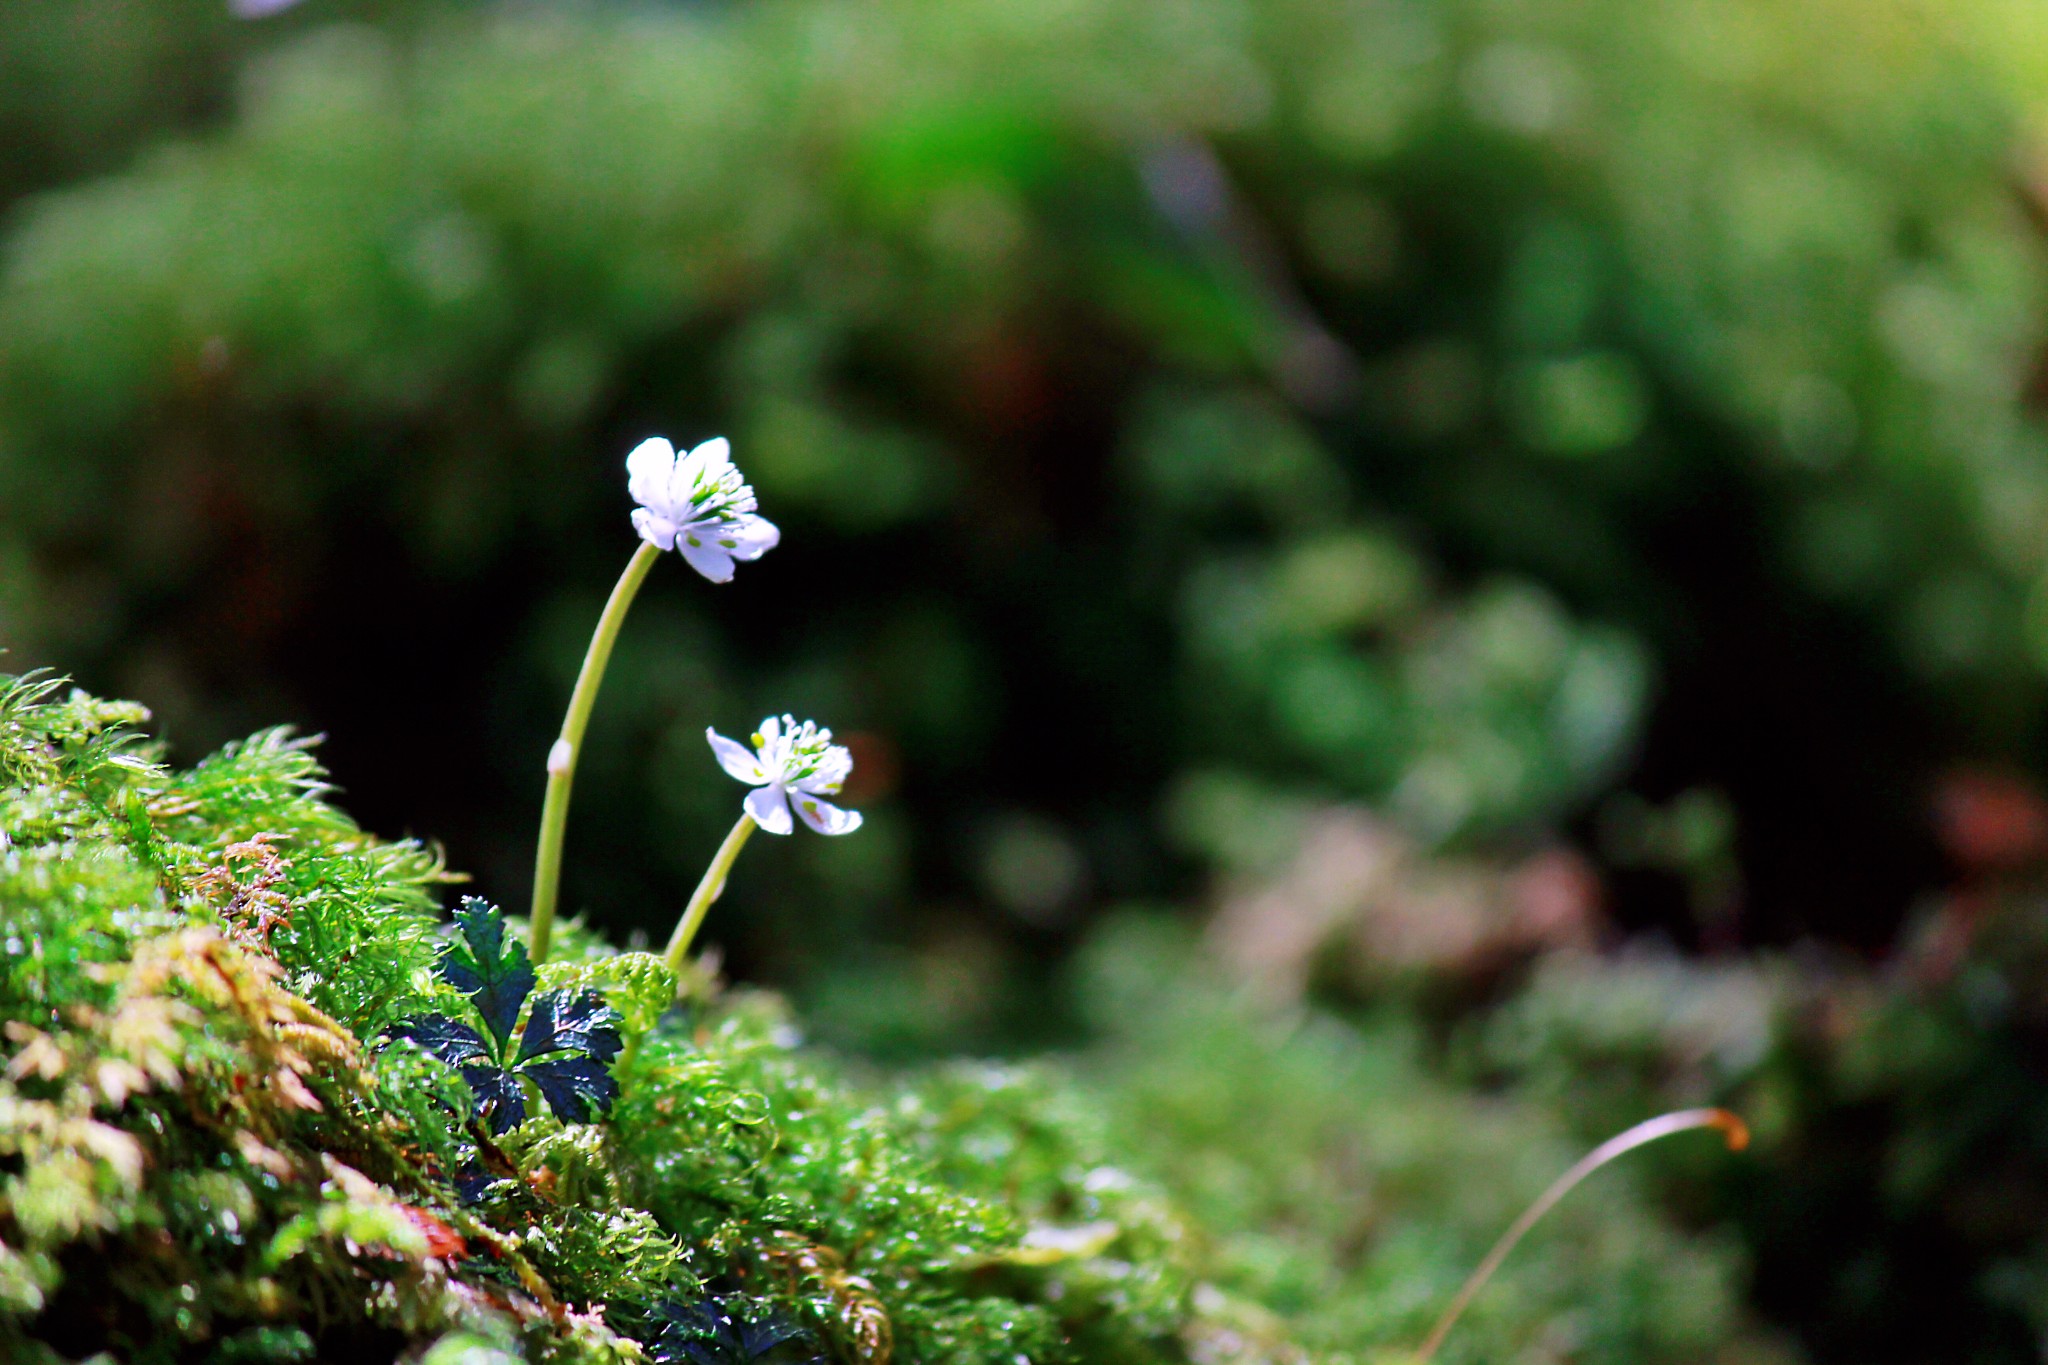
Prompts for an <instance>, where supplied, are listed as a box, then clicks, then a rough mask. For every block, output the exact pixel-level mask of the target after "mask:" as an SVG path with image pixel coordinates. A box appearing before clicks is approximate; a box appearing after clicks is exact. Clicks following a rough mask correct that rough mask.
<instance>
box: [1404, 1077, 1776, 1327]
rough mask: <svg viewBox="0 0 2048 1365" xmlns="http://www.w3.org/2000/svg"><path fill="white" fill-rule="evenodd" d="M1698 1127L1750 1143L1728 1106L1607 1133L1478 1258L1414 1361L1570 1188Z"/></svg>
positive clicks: (1731, 1143) (1740, 1144) (1736, 1143)
mask: <svg viewBox="0 0 2048 1365" xmlns="http://www.w3.org/2000/svg"><path fill="white" fill-rule="evenodd" d="M1694 1128H1718V1129H1720V1130H1721V1134H1722V1136H1723V1137H1725V1138H1726V1139H1727V1140H1728V1150H1730V1151H1732V1152H1739V1151H1741V1150H1742V1149H1743V1148H1744V1147H1747V1146H1748V1145H1749V1129H1748V1127H1747V1126H1746V1125H1744V1123H1743V1122H1742V1120H1741V1119H1739V1118H1737V1117H1736V1116H1735V1115H1733V1114H1731V1113H1729V1112H1728V1111H1727V1110H1726V1109H1683V1110H1680V1111H1679V1112H1677V1113H1675V1114H1660V1115H1658V1116H1657V1117H1656V1118H1653V1119H1646V1120H1645V1121H1643V1122H1642V1123H1639V1124H1637V1125H1636V1126H1635V1127H1633V1128H1630V1129H1628V1130H1627V1131H1626V1132H1622V1133H1617V1134H1616V1135H1615V1136H1613V1137H1611V1138H1609V1139H1607V1141H1605V1142H1603V1143H1601V1144H1600V1145H1599V1146H1598V1147H1595V1148H1594V1149H1593V1150H1592V1151H1590V1152H1588V1153H1586V1154H1585V1155H1584V1156H1582V1157H1580V1158H1579V1159H1578V1161H1576V1162H1575V1163H1573V1165H1572V1168H1571V1169H1570V1170H1568V1171H1566V1172H1565V1173H1564V1174H1563V1175H1561V1176H1559V1177H1558V1178H1557V1179H1556V1180H1553V1181H1552V1182H1551V1183H1550V1188H1549V1189H1547V1190H1545V1191H1544V1192H1543V1193H1542V1194H1540V1195H1538V1196H1537V1197H1536V1202H1535V1203H1533V1204H1531V1205H1530V1206H1529V1207H1528V1208H1526V1209H1524V1210H1522V1216H1521V1217H1520V1218H1517V1219H1516V1220H1515V1221H1514V1223H1513V1224H1512V1225H1510V1226H1509V1228H1508V1230H1507V1231H1506V1232H1504V1233H1502V1234H1501V1237H1500V1240H1499V1241H1498V1242H1495V1243H1494V1244H1493V1250H1491V1251H1489V1252H1487V1253H1486V1259H1485V1260H1483V1261H1481V1262H1480V1263H1479V1268H1478V1269H1477V1270H1475V1271H1473V1272H1472V1277H1471V1278H1470V1279H1468V1280H1466V1281H1465V1285H1464V1287H1463V1288H1462V1289H1460V1290H1459V1291H1458V1294H1457V1297H1456V1298H1454V1299H1452V1300H1451V1306H1450V1307H1449V1308H1446V1309H1445V1310H1444V1315H1443V1316H1442V1317H1441V1318H1439V1319H1437V1324H1436V1326H1435V1328H1433V1329H1432V1330H1431V1331H1430V1334H1429V1339H1428V1340H1427V1341H1425V1342H1423V1343H1422V1348H1421V1349H1420V1350H1418V1351H1417V1352H1416V1353H1415V1365H1424V1362H1426V1361H1428V1360H1429V1358H1430V1357H1431V1356H1433V1355H1435V1354H1436V1352H1437V1348H1438V1347H1439V1346H1442V1345H1443V1344H1444V1338H1445V1337H1447V1336H1449V1335H1450V1334H1451V1328H1452V1327H1454V1326H1456V1325H1457V1322H1458V1319H1459V1317H1461V1316H1462V1315H1463V1314H1464V1312H1465V1309H1466V1308H1467V1307H1469V1306H1470V1305H1471V1302H1472V1300H1473V1299H1475V1298H1477V1297H1478V1296H1479V1291H1480V1290H1482V1289H1484V1288H1485V1287H1486V1282H1487V1281H1488V1280H1490V1279H1492V1278H1493V1272H1494V1271H1496V1270H1499V1269H1500V1265H1501V1262H1502V1261H1505V1260H1506V1259H1507V1258H1508V1253H1509V1252H1510V1251H1513V1250H1514V1249H1515V1244H1516V1243H1517V1242H1519V1241H1521V1240H1522V1238H1523V1237H1524V1236H1526V1235H1527V1234H1528V1231H1529V1229H1530V1228H1533V1227H1535V1226H1536V1223H1537V1221H1538V1220H1539V1219H1541V1218H1542V1217H1543V1215H1544V1214H1546V1213H1549V1212H1550V1211H1551V1209H1553V1208H1555V1207H1556V1206H1557V1201H1558V1200H1560V1199H1562V1198H1564V1197H1565V1196H1566V1195H1568V1194H1570V1193H1571V1192H1572V1190H1573V1188H1574V1187H1576V1186H1577V1185H1578V1183H1579V1182H1580V1181H1582V1180H1584V1179H1585V1178H1586V1177H1587V1176H1589V1175H1591V1174H1593V1172H1595V1171H1597V1170H1599V1169H1600V1168H1601V1167H1602V1166H1605V1165H1606V1164H1607V1163H1608V1162H1610V1161H1612V1160H1614V1159H1615V1158H1616V1157H1618V1156H1621V1155H1622V1154H1624V1153H1626V1152H1632V1151H1634V1150H1635V1149H1636V1148H1638V1147H1640V1146H1642V1145H1643V1144H1644V1143H1646V1142H1655V1141H1656V1140H1657V1139H1658V1138H1661V1137H1669V1136H1671V1135H1672V1134H1673V1133H1683V1132H1688V1131H1690V1130H1691V1129H1694Z"/></svg>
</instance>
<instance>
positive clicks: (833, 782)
mask: <svg viewBox="0 0 2048 1365" xmlns="http://www.w3.org/2000/svg"><path fill="white" fill-rule="evenodd" d="M704 737H705V738H706V739H707V740H709V741H710V743H711V752H712V753H713V754H715V755H716V756H717V758H718V765H719V766H720V767H721V768H724V769H725V771H726V772H727V773H728V774H730V775H731V776H732V777H733V778H734V779H735V780H737V781H740V782H744V783H746V784H747V785H748V786H750V787H752V788H753V789H754V790H752V791H750V792H748V793H747V796H746V800H745V801H744V802H742V803H741V805H742V809H741V812H740V818H739V821H738V823H737V824H735V825H734V826H733V827H732V833H730V834H728V835H726V836H725V842H724V843H722V844H720V845H719V846H718V853H717V855H716V856H715V857H713V858H712V860H711V866H710V867H708V868H706V869H704V879H703V880H702V881H700V882H698V883H697V890H696V893H695V894H694V895H692V896H691V897H690V904H689V907H688V908H687V909H685V910H684V911H683V918H682V919H681V921H680V922H678V923H677V925H676V931H675V934H674V935H673V936H672V937H671V938H670V939H669V941H668V954H667V960H668V965H669V967H670V969H671V970H674V971H676V972H678V973H680V972H681V969H682V964H683V955H684V954H685V953H687V952H688V951H689V949H690V940H691V939H693V938H695V937H696V936H697V926H698V925H700V924H702V923H703V922H704V916H705V913H706V912H707V911H709V910H710V909H711V903H712V902H713V901H715V900H717V899H718V897H719V895H720V893H722V892H723V891H724V890H725V879H726V875H727V874H728V873H730V872H731V871H732V865H733V862H734V860H735V859H737V858H738V857H739V856H740V850H741V849H742V848H744V847H745V846H746V843H747V837H748V836H749V835H751V834H752V833H753V832H754V830H755V828H756V827H757V826H758V827H759V828H761V829H765V830H767V831H768V832H769V833H770V834H789V833H792V832H793V831H794V830H795V829H796V821H795V819H792V818H791V816H790V808H791V807H792V806H794V807H795V809H796V815H797V817H799V818H801V819H802V820H803V822H804V823H805V824H807V825H809V826H810V827H811V828H812V829H814V830H816V831H818V833H820V834H851V833H853V831H855V830H857V829H859V828H860V818H861V817H860V812H859V811H853V810H842V809H840V808H839V807H838V806H835V805H833V804H832V803H831V802H829V801H827V800H825V798H826V797H828V796H836V795H838V793H839V788H840V787H841V786H843V785H844V784H845V782H846V779H847V776H848V774H850V773H851V772H852V771H853V754H852V753H851V752H850V751H849V750H848V749H847V747H846V746H845V745H844V744H834V743H833V742H832V732H831V731H830V730H826V729H821V728H820V727H819V726H818V724H817V723H816V722H815V721H808V720H807V721H805V722H803V724H801V725H799V724H797V721H796V717H794V716H788V715H785V716H783V717H781V718H780V719H777V718H776V717H774V716H770V717H768V718H767V719H766V720H764V721H762V722H761V728H760V729H759V730H756V731H755V732H754V734H753V736H752V738H753V741H754V747H753V748H752V749H748V748H747V746H746V745H744V744H740V743H738V742H736V741H734V740H730V739H727V738H726V737H725V736H724V735H721V734H719V733H718V732H717V731H716V730H713V729H710V728H708V727H707V728H706V729H705V731H704Z"/></svg>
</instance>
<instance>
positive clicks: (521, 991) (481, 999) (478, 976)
mask: <svg viewBox="0 0 2048 1365" xmlns="http://www.w3.org/2000/svg"><path fill="white" fill-rule="evenodd" d="M455 923H456V926H457V927H458V928H459V929H460V930H461V931H462V939H461V941H458V942H456V943H453V944H450V945H449V948H448V952H447V954H446V955H445V956H444V957H443V958H442V959H441V976H442V978H443V979H444V980H446V981H447V982H448V984H449V985H451V986H453V987H455V989H457V990H459V991H461V992H463V993H464V994H465V995H467V996H468V997H469V998H470V1001H471V1003H473V1004H474V1005H475V1006H476V1012H477V1013H478V1014H479V1015H481V1016H482V1017H483V1021H484V1027H486V1028H488V1029H489V1030H490V1031H491V1036H492V1037H493V1038H494V1039H496V1040H497V1044H498V1048H497V1053H496V1054H495V1055H497V1056H499V1057H503V1056H504V1055H505V1047H506V1043H507V1040H509V1039H510V1038H511V1036H512V1025H513V1024H514V1023H515V1022H516V1021H517V1020H518V1018H519V1007H520V1006H521V1005H522V1004H524V1003H525V1001H526V997H527V996H528V995H529V994H530V993H531V992H532V990H533V983H534V974H533V964H532V963H531V962H529V961H528V960H527V957H526V948H525V945H523V944H521V943H520V942H519V941H518V940H517V939H513V940H511V941H509V942H508V941H507V940H506V937H505V916H504V914H503V913H502V912H500V911H499V910H498V908H497V907H496V906H494V905H492V904H490V903H489V902H488V901H483V900H479V899H477V898H476V897H475V896H464V897H463V898H462V904H461V905H460V906H458V907H457V908H456V911H455Z"/></svg>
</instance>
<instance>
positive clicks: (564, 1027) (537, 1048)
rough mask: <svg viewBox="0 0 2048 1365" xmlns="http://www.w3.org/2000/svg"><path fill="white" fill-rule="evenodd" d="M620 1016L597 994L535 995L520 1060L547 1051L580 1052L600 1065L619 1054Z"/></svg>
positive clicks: (562, 992) (522, 1036)
mask: <svg viewBox="0 0 2048 1365" xmlns="http://www.w3.org/2000/svg"><path fill="white" fill-rule="evenodd" d="M621 1046H622V1044H621V1043H620V1041H619V1015H618V1011H616V1010H614V1009H613V1008H612V1007H611V1006H610V1005H607V1004H606V1003H605V1002H604V997H603V996H601V995H599V994H598V993H597V992H596V991H577V992H571V991H566V990H563V991H547V992H544V993H543V994H541V995H539V996H536V997H535V998H534V1002H533V1013H532V1014H531V1015H529V1016H528V1017H527V1020H526V1031H525V1033H524V1034H522V1035H521V1036H520V1039H519V1061H520V1062H522V1063H524V1062H525V1061H527V1060H528V1059H529V1058H533V1057H538V1056H541V1055H543V1054H544V1053H549V1052H581V1053H583V1054H585V1055H586V1056H590V1057H594V1058H596V1059H597V1060H598V1061H600V1062H609V1061H610V1060H611V1059H612V1058H614V1057H616V1056H618V1055H619V1048H620V1047H621Z"/></svg>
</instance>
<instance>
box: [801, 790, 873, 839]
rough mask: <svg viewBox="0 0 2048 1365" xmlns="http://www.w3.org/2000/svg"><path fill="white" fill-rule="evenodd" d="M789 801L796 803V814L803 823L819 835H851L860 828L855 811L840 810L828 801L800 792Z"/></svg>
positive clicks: (857, 814) (857, 813)
mask: <svg viewBox="0 0 2048 1365" xmlns="http://www.w3.org/2000/svg"><path fill="white" fill-rule="evenodd" d="M790 799H791V800H792V801H794V802H796V813H797V814H798V815H801V816H802V817H803V818H804V823H805V824H807V825H809V826H810V827H811V828H812V829H814V830H816V831H818V833H820V834H851V833H853V832H854V831H855V830H857V829H859V828H860V812H859V811H857V810H841V809H840V808H839V807H837V806H835V805H833V804H832V803H831V802H830V801H820V800H819V799H818V798H817V797H815V796H806V795H804V794H803V793H801V792H799V793H797V794H796V795H795V796H792V797H791V798H790Z"/></svg>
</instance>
